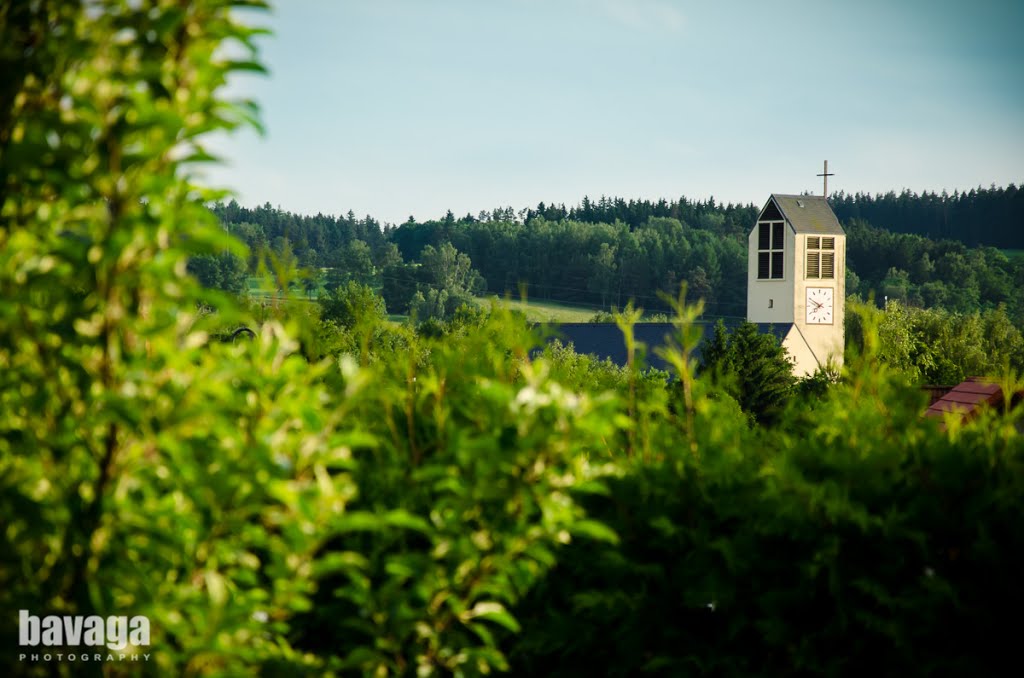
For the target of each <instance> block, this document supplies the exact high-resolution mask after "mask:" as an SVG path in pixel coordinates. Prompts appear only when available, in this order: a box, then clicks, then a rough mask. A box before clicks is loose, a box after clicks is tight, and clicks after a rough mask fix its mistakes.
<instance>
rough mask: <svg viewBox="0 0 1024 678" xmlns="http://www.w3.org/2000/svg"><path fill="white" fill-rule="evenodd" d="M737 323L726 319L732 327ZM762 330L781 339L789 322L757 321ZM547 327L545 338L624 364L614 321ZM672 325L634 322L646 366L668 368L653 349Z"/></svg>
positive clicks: (708, 329)
mask: <svg viewBox="0 0 1024 678" xmlns="http://www.w3.org/2000/svg"><path fill="white" fill-rule="evenodd" d="M738 324H739V323H736V322H733V323H728V322H727V323H726V327H727V328H728V329H729V330H730V331H733V330H735V328H736V326H737V325H738ZM756 324H757V329H758V330H759V331H760V332H762V333H771V334H774V335H775V337H776V338H777V339H778V340H779V342H780V343H781V342H782V340H783V339H784V338H785V337H786V335H787V334H788V333H789V330H790V328H791V327H792V326H793V324H792V323H774V324H773V323H756ZM546 327H547V328H548V329H549V330H550V331H551V335H550V336H549V337H548V342H552V341H554V340H555V339H558V340H559V341H561V342H562V343H563V344H572V345H573V347H574V349H575V351H576V352H577V353H586V354H589V355H592V356H594V357H595V358H597V359H599V360H611V361H612V362H613V363H615V364H616V365H618V366H620V367H624V366H625V365H626V340H625V339H624V338H623V336H622V331H621V330H620V329H619V327H618V325H616V324H615V323H550V324H548V325H546ZM699 327H701V329H703V330H704V338H710V337H711V336H712V335H713V334H714V331H715V324H714V323H713V322H706V323H701V324H700V325H699ZM674 332H675V328H674V326H673V325H672V323H637V324H636V325H634V326H633V336H634V337H636V340H637V341H640V342H643V343H644V344H645V345H646V346H647V361H646V363H647V366H648V367H654V368H657V369H659V370H665V371H669V372H670V371H671V369H672V368H671V367H670V366H669V364H668V363H666V362H665V361H664V360H662V358H661V356H659V355H657V354H656V353H655V349H656V348H658V347H662V346H665V345H666V344H667V343H668V340H667V337H669V336H671V335H673V333H674ZM700 349H701V345H700V344H698V345H697V348H696V349H695V350H694V352H693V357H694V358H695V359H697V360H700Z"/></svg>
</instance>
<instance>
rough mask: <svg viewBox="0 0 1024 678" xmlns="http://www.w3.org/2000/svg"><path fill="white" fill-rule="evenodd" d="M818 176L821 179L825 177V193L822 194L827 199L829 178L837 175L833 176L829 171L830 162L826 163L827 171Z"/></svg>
mask: <svg viewBox="0 0 1024 678" xmlns="http://www.w3.org/2000/svg"><path fill="white" fill-rule="evenodd" d="M818 176H819V177H825V188H824V191H823V192H822V195H823V196H825V197H826V198H827V197H828V178H829V177H834V176H835V174H831V173H829V171H828V160H826V161H825V171H824V172H822V173H821V174H819V175H818Z"/></svg>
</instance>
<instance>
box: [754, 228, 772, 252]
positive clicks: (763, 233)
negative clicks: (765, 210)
mask: <svg viewBox="0 0 1024 678" xmlns="http://www.w3.org/2000/svg"><path fill="white" fill-rule="evenodd" d="M771 227H772V226H771V224H758V225H757V249H759V250H766V249H768V246H769V243H770V242H771V241H770V239H769V238H770V236H769V233H770V231H771Z"/></svg>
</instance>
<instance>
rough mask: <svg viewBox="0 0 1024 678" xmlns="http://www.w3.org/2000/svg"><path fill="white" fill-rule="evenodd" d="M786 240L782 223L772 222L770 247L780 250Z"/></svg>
mask: <svg viewBox="0 0 1024 678" xmlns="http://www.w3.org/2000/svg"><path fill="white" fill-rule="evenodd" d="M785 242H786V235H785V231H783V230H782V224H772V249H773V250H781V249H782V248H783V246H784V244H785Z"/></svg>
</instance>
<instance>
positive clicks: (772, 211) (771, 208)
mask: <svg viewBox="0 0 1024 678" xmlns="http://www.w3.org/2000/svg"><path fill="white" fill-rule="evenodd" d="M761 219H763V220H764V221H776V220H778V221H782V212H780V211H779V208H778V207H776V206H775V201H774V200H772V201H771V202H769V203H768V206H767V207H765V208H764V212H761Z"/></svg>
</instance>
